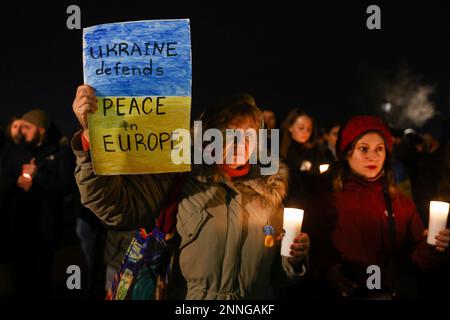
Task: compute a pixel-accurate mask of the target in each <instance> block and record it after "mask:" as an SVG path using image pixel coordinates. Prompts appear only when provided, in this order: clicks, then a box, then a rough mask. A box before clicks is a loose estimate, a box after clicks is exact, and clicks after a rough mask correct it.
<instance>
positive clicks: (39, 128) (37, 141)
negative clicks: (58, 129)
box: [21, 109, 50, 146]
mask: <svg viewBox="0 0 450 320" xmlns="http://www.w3.org/2000/svg"><path fill="white" fill-rule="evenodd" d="M21 119H22V126H21V133H22V135H23V136H24V138H25V141H26V142H27V143H30V144H34V145H36V146H40V145H42V144H43V143H44V139H45V137H46V132H47V130H48V129H49V127H50V119H49V118H48V116H47V114H46V113H45V112H44V111H43V110H41V109H34V110H31V111H28V112H27V113H25V114H24V115H23V116H22V118H21Z"/></svg>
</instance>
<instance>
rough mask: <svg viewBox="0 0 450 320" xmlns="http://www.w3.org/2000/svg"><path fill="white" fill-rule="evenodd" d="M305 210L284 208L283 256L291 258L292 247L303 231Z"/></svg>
mask: <svg viewBox="0 0 450 320" xmlns="http://www.w3.org/2000/svg"><path fill="white" fill-rule="evenodd" d="M302 222H303V210H302V209H294V208H284V216H283V231H284V236H283V240H281V255H282V256H286V257H290V256H291V255H290V254H289V252H290V251H291V249H290V246H291V244H292V243H293V242H294V238H295V237H296V236H298V235H299V234H300V231H301V230H302Z"/></svg>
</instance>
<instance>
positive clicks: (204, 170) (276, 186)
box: [192, 162, 289, 205]
mask: <svg viewBox="0 0 450 320" xmlns="http://www.w3.org/2000/svg"><path fill="white" fill-rule="evenodd" d="M192 176H193V178H194V179H195V180H197V181H199V182H202V183H206V184H214V183H220V184H222V185H224V186H226V187H227V188H229V189H231V190H233V191H234V192H235V193H241V192H246V191H245V189H246V188H250V189H251V190H252V191H253V192H255V193H256V194H257V195H259V196H260V197H262V198H264V199H265V200H266V201H268V202H270V203H271V204H273V205H280V204H281V202H282V201H283V199H284V198H285V196H286V194H287V190H288V176H289V174H288V169H287V167H286V165H285V164H283V163H281V162H280V164H279V169H278V172H277V173H275V174H273V175H261V168H260V166H259V165H252V166H251V168H250V171H249V173H248V174H247V175H246V176H244V177H240V178H236V179H233V181H230V180H228V179H226V178H225V177H224V176H223V175H222V174H221V173H220V172H219V170H217V168H216V167H215V166H207V165H194V166H193V168H192Z"/></svg>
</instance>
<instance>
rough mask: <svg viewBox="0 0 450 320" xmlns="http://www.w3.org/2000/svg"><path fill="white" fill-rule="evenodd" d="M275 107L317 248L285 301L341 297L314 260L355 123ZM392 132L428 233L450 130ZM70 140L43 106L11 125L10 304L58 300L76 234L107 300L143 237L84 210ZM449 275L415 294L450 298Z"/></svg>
mask: <svg viewBox="0 0 450 320" xmlns="http://www.w3.org/2000/svg"><path fill="white" fill-rule="evenodd" d="M238 96H239V98H238V99H241V100H240V103H242V104H248V105H255V106H256V105H257V101H256V102H255V99H254V98H253V97H252V96H250V95H248V94H243V95H238ZM233 97H234V99H235V98H236V97H237V96H233ZM228 101H231V100H228ZM273 110H276V109H275V108H273ZM273 110H270V109H263V110H261V115H262V116H263V118H264V125H265V128H267V129H269V130H273V129H279V130H280V158H281V160H282V161H283V162H284V163H285V164H286V165H287V167H288V168H289V177H290V179H289V181H290V184H289V193H288V194H287V196H286V199H285V202H284V205H285V206H295V207H301V208H304V209H305V221H304V231H305V232H306V233H308V234H309V235H310V237H311V242H312V249H311V250H312V251H311V252H310V255H311V257H312V258H311V261H310V269H311V272H308V273H307V275H306V276H305V277H303V278H302V279H301V280H300V281H299V282H298V283H297V284H295V285H292V286H290V287H288V288H287V289H284V290H281V291H280V292H279V293H278V294H279V297H281V298H286V299H297V298H300V297H306V298H307V297H313V298H314V297H316V298H324V297H325V298H333V297H334V298H336V296H334V295H333V294H332V293H330V294H326V295H324V294H323V293H324V292H326V291H327V290H326V289H324V288H327V284H326V283H325V282H326V281H324V282H323V281H317V278H320V273H321V272H322V271H323V270H322V269H321V268H322V266H323V265H326V262H323V261H322V260H321V259H314V257H315V256H316V255H318V256H320V254H318V253H317V251H315V250H320V248H322V246H323V245H322V244H323V243H324V242H325V240H323V238H321V237H322V234H321V232H320V231H317V225H320V224H321V223H322V220H321V219H324V217H323V216H325V214H324V215H323V216H320V214H318V213H317V212H319V211H320V210H321V204H320V202H321V200H323V198H321V199H319V200H317V198H320V197H321V194H322V191H323V189H325V188H327V187H325V186H324V185H325V181H327V179H328V176H329V175H330V174H331V172H332V171H333V170H335V165H336V164H337V163H339V151H340V150H339V148H337V147H336V142H337V140H338V136H339V131H340V129H342V127H343V126H345V123H346V122H345V120H346V119H340V120H337V119H335V120H332V121H328V122H327V123H324V122H322V121H321V119H315V118H314V117H313V116H312V115H311V114H310V113H309V111H308V108H307V107H305V108H304V109H301V108H294V109H291V110H290V112H289V114H288V115H287V116H286V117H285V118H284V119H279V118H278V115H277V113H276V112H274V111H273ZM444 128H445V127H444ZM389 130H390V133H391V134H392V152H391V153H390V159H389V161H390V162H391V164H392V174H393V179H394V180H395V184H396V186H397V187H398V189H399V190H400V192H401V193H402V194H403V195H404V197H407V198H408V199H410V200H412V201H413V203H414V204H415V207H416V208H417V213H418V215H419V217H420V220H421V223H422V224H423V225H424V226H425V227H426V226H427V224H428V215H429V212H428V211H429V203H430V201H431V200H441V201H447V202H449V200H450V199H449V197H450V168H449V163H450V144H449V141H448V136H447V133H446V132H445V131H444V130H441V131H439V132H437V131H435V130H429V131H423V130H422V131H421V130H416V131H414V130H407V131H403V130H397V129H396V128H393V127H391V128H389ZM269 136H270V135H269ZM70 139H71V137H65V136H63V135H62V133H61V131H60V130H59V129H58V128H57V127H56V125H55V124H54V122H52V119H51V118H50V117H49V115H48V114H47V113H46V112H44V111H42V110H40V109H33V110H31V111H28V112H26V113H25V114H23V115H20V116H18V117H14V118H12V119H10V121H9V123H8V126H7V128H5V129H3V130H2V136H1V153H0V155H1V158H0V159H1V163H0V164H1V166H0V196H1V197H0V206H1V208H0V214H1V221H2V232H1V239H0V249H1V252H0V256H1V263H2V264H3V265H6V266H8V268H7V269H6V271H5V273H6V274H7V277H8V278H9V279H10V280H11V288H10V290H9V291H8V292H6V293H4V297H12V298H20V297H23V295H24V293H25V292H29V290H30V286H32V287H33V290H34V291H35V292H39V294H40V295H42V296H48V297H53V296H54V295H55V290H56V289H55V287H54V284H55V281H54V279H53V280H52V277H54V276H55V274H54V273H55V272H54V263H55V253H56V252H57V250H61V249H62V250H63V251H64V248H65V246H66V245H67V243H65V240H64V239H65V237H64V233H67V232H72V233H76V235H77V236H78V239H77V243H76V245H77V247H79V248H80V251H81V252H82V253H83V262H82V264H83V265H84V266H85V269H84V271H86V272H83V279H84V280H83V281H84V282H83V291H82V292H83V297H86V298H96V299H101V298H103V297H104V296H105V294H106V291H107V290H108V288H109V286H110V285H111V281H112V278H113V276H114V274H115V273H116V272H117V271H118V270H119V269H120V265H121V262H122V259H123V257H124V254H125V251H126V249H127V248H128V246H129V244H130V241H131V239H132V237H133V235H134V230H120V229H119V230H117V228H115V229H109V228H108V226H105V225H103V224H102V223H101V222H100V220H99V219H97V217H96V216H95V215H94V213H93V212H91V211H90V210H89V209H87V208H86V207H84V206H83V205H81V201H80V193H79V190H78V188H77V184H76V181H75V177H74V170H75V167H76V157H75V156H74V153H73V151H72V146H71V142H70V141H71V140H70ZM271 143H272V144H273V143H274V141H271ZM324 211H326V209H324ZM313 213H314V214H315V215H314V214H313ZM65 215H66V216H65ZM67 215H70V216H71V217H74V219H73V220H71V222H70V223H69V225H67V224H65V223H64V221H65V220H67ZM69 220H70V219H69ZM368 239H369V238H368ZM447 257H448V249H447ZM321 263H323V265H322V266H321ZM341 267H342V268H344V269H345V270H339V272H341V273H342V274H345V275H346V276H347V277H348V278H349V279H351V281H353V282H354V283H358V275H359V274H360V270H358V268H357V267H355V266H354V265H353V264H351V263H348V265H344V266H341ZM449 270H450V265H449V259H448V258H447V259H446V260H445V261H444V263H443V264H441V265H440V267H439V268H438V269H435V270H434V271H433V272H421V271H418V270H416V269H413V270H412V271H411V272H413V278H414V279H416V280H417V281H416V282H417V286H415V287H414V288H412V289H410V290H411V291H409V293H411V296H417V297H422V298H430V299H431V298H436V297H444V296H446V297H448V294H449V293H448V286H447V285H446V284H448V283H450V273H449ZM327 272H328V270H327ZM327 272H325V273H327ZM327 275H329V276H330V277H332V276H333V274H331V273H327ZM325 278H326V279H328V278H327V277H325ZM330 281H331V282H333V280H330ZM0 286H1V283H0ZM337 296H339V295H337ZM405 296H407V295H405ZM341 298H342V297H341Z"/></svg>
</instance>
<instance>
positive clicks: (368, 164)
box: [347, 132, 386, 179]
mask: <svg viewBox="0 0 450 320" xmlns="http://www.w3.org/2000/svg"><path fill="white" fill-rule="evenodd" d="M385 160H386V147H385V143H384V140H383V138H382V137H381V136H380V135H379V134H378V133H376V132H370V133H367V134H365V135H363V136H362V137H361V138H360V139H359V140H358V141H357V142H356V144H355V147H354V149H353V150H352V151H351V153H350V155H349V156H348V158H347V161H348V164H349V166H350V168H351V169H352V170H353V171H354V172H356V173H357V174H359V175H361V176H363V177H364V178H366V179H373V178H375V177H376V176H377V175H378V174H379V173H380V172H381V170H382V169H383V165H384V161H385Z"/></svg>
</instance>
